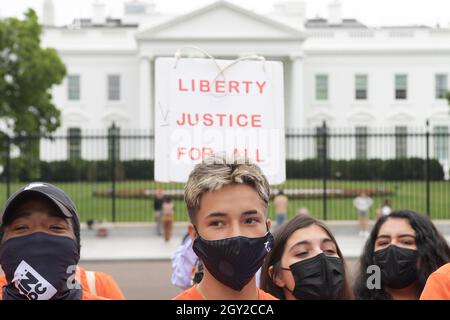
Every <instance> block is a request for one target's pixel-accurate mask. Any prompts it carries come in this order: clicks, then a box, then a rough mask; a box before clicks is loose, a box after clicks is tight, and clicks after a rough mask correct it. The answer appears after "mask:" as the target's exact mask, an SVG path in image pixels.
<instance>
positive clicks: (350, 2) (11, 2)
mask: <svg viewBox="0 0 450 320" xmlns="http://www.w3.org/2000/svg"><path fill="white" fill-rule="evenodd" d="M100 1H103V2H105V3H106V4H107V13H108V15H109V16H112V17H117V18H120V17H121V16H122V15H123V3H124V2H125V1H129V0H100ZM147 1H150V0H147ZM53 2H54V4H55V16H56V24H57V25H62V24H69V23H71V22H72V20H73V19H74V18H79V17H84V18H88V17H91V16H92V7H91V4H92V3H93V2H94V0H53ZM154 2H155V3H156V5H157V10H158V11H161V12H165V13H182V12H186V11H190V10H192V9H194V8H196V7H198V6H201V5H205V4H208V3H211V2H213V0H155V1H154ZM231 2H234V3H237V4H240V5H242V6H244V7H247V8H250V9H252V10H255V11H257V12H261V13H265V12H269V11H270V10H271V9H272V6H273V4H274V3H276V2H277V0H231ZM305 2H306V8H307V9H306V10H307V17H308V18H314V17H317V16H321V17H324V18H326V17H327V16H328V4H329V3H330V2H331V0H305ZM43 3H44V0H0V16H1V17H5V16H16V17H20V16H21V15H22V13H23V12H24V11H25V10H26V8H28V7H32V8H34V9H35V10H36V12H37V13H38V15H41V14H42V5H43ZM341 3H342V8H343V9H342V10H343V17H344V18H356V19H358V20H360V21H361V22H362V23H365V24H367V25H369V26H374V27H376V26H382V25H384V26H386V25H429V26H436V25H437V24H440V25H441V26H445V27H447V26H448V25H449V22H450V0H341Z"/></svg>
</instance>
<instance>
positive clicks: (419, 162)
mask: <svg viewBox="0 0 450 320" xmlns="http://www.w3.org/2000/svg"><path fill="white" fill-rule="evenodd" d="M425 166H426V160H424V159H420V158H409V159H389V160H380V159H369V160H328V161H327V176H328V178H329V179H339V180H387V181H394V180H424V179H425V170H426V167H425ZM27 168H29V167H28V166H27V163H26V161H24V160H23V159H11V180H13V181H23V182H29V181H35V180H42V181H54V182H72V181H111V162H110V161H108V160H99V161H88V160H67V161H51V162H45V161H41V162H40V163H39V171H40V173H36V172H35V170H27ZM153 173H154V163H153V160H130V161H120V162H116V180H117V181H121V180H153V179H154V174H153ZM429 175H430V180H443V178H444V170H443V168H442V166H441V164H440V163H439V161H437V160H435V159H433V160H430V172H429ZM286 176H287V177H288V179H322V178H323V163H322V160H321V159H305V160H301V161H300V160H287V161H286ZM2 178H3V179H5V172H3V174H2Z"/></svg>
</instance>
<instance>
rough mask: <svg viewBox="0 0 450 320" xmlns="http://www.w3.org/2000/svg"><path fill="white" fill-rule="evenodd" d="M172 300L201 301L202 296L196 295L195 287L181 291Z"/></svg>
mask: <svg viewBox="0 0 450 320" xmlns="http://www.w3.org/2000/svg"><path fill="white" fill-rule="evenodd" d="M172 300H203V298H202V296H201V295H200V294H199V293H198V291H197V289H196V287H195V286H193V287H192V288H189V289H187V290H186V291H183V292H182V293H180V294H179V295H177V296H176V297H175V298H173V299H172Z"/></svg>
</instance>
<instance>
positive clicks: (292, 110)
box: [286, 52, 306, 129]
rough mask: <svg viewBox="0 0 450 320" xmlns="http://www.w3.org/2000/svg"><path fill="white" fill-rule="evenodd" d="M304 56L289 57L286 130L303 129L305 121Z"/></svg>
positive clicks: (295, 54) (298, 54)
mask: <svg viewBox="0 0 450 320" xmlns="http://www.w3.org/2000/svg"><path fill="white" fill-rule="evenodd" d="M303 59H304V55H303V54H302V53H301V52H298V53H294V54H291V55H290V60H291V69H290V77H289V81H290V83H289V85H288V86H289V98H290V99H289V100H290V101H289V106H288V107H287V110H286V111H287V112H286V113H287V114H286V119H287V120H286V128H289V129H299V128H304V127H305V125H306V121H305V95H304V85H305V84H304V80H303V74H304V67H303Z"/></svg>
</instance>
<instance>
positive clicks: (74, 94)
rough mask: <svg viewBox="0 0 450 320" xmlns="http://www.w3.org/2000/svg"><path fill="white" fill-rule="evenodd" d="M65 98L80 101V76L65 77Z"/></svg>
mask: <svg viewBox="0 0 450 320" xmlns="http://www.w3.org/2000/svg"><path fill="white" fill-rule="evenodd" d="M67 98H68V99H69V100H80V76H79V75H69V76H67Z"/></svg>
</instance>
